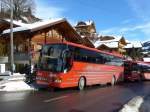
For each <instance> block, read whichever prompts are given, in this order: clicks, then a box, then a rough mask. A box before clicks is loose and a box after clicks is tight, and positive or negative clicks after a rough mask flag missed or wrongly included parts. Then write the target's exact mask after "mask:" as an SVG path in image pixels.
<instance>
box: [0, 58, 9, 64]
mask: <svg viewBox="0 0 150 112" xmlns="http://www.w3.org/2000/svg"><path fill="white" fill-rule="evenodd" d="M2 63H8V57H7V56H0V64H2Z"/></svg>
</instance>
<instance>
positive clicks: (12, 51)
mask: <svg viewBox="0 0 150 112" xmlns="http://www.w3.org/2000/svg"><path fill="white" fill-rule="evenodd" d="M10 10H11V11H10V12H11V14H10V47H11V48H10V62H11V74H12V75H13V72H14V70H15V67H14V46H13V0H11V3H10Z"/></svg>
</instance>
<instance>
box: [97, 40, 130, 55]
mask: <svg viewBox="0 0 150 112" xmlns="http://www.w3.org/2000/svg"><path fill="white" fill-rule="evenodd" d="M107 38H108V37H107ZM126 45H127V42H126V40H125V38H124V37H117V38H115V37H114V39H109V40H105V39H104V40H100V41H97V42H96V43H95V47H96V48H97V49H99V50H104V51H108V52H116V53H120V54H125V53H126V50H125V49H124V47H125V46H126Z"/></svg>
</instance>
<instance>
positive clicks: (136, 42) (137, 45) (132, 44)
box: [124, 41, 142, 48]
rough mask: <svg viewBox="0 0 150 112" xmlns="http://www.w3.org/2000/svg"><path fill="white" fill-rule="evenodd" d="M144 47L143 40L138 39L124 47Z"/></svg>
mask: <svg viewBox="0 0 150 112" xmlns="http://www.w3.org/2000/svg"><path fill="white" fill-rule="evenodd" d="M132 47H134V48H142V44H141V42H138V41H134V42H130V43H129V44H127V45H126V46H125V47H124V48H132Z"/></svg>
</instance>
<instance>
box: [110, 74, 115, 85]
mask: <svg viewBox="0 0 150 112" xmlns="http://www.w3.org/2000/svg"><path fill="white" fill-rule="evenodd" d="M115 84H116V77H115V76H112V79H111V86H114V85H115Z"/></svg>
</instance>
